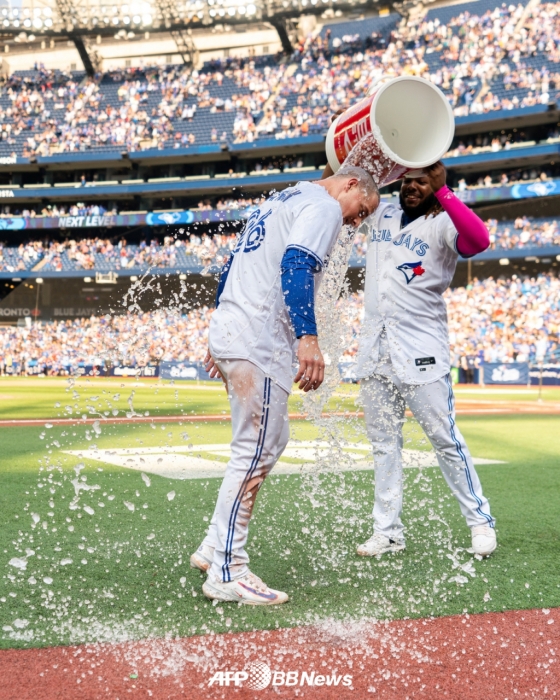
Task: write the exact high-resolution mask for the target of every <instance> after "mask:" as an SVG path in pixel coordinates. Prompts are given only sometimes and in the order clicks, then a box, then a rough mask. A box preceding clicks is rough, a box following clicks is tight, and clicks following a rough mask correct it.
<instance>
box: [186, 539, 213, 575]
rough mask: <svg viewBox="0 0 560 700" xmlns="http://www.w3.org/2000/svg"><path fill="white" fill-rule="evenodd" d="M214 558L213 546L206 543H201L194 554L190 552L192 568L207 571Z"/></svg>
mask: <svg viewBox="0 0 560 700" xmlns="http://www.w3.org/2000/svg"><path fill="white" fill-rule="evenodd" d="M212 559H214V548H213V547H209V546H208V545H207V544H201V545H200V547H199V548H198V549H197V550H196V552H195V553H194V554H191V566H192V568H193V569H200V571H204V572H206V571H208V569H209V568H210V567H211V566H212Z"/></svg>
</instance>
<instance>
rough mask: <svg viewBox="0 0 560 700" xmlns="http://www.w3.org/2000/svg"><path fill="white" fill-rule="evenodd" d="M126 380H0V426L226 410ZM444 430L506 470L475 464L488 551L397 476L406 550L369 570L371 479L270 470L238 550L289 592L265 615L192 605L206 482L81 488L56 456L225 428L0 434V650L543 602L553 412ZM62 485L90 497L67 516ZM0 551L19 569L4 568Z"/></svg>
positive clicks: (473, 419) (419, 479)
mask: <svg viewBox="0 0 560 700" xmlns="http://www.w3.org/2000/svg"><path fill="white" fill-rule="evenodd" d="M135 384H138V383H137V382H134V383H133V382H129V381H126V380H123V381H122V382H120V381H118V380H96V381H91V382H89V383H87V382H81V383H80V386H79V388H78V389H76V387H69V386H67V385H65V383H64V382H61V381H60V380H49V379H47V380H40V379H33V380H29V383H27V382H26V381H25V380H21V379H20V380H17V379H14V380H9V381H5V382H4V381H3V382H2V384H1V386H0V389H1V392H2V395H3V396H5V397H6V398H4V400H3V401H2V406H3V415H2V416H1V417H2V418H24V417H25V418H31V417H41V418H47V417H51V418H54V417H57V415H60V417H63V416H64V415H65V414H66V415H67V416H69V417H76V416H81V415H83V414H88V415H95V414H97V415H99V414H101V415H103V414H104V413H105V411H109V412H111V415H112V411H115V410H116V411H119V415H126V412H127V411H128V412H130V411H131V410H132V409H131V407H130V405H129V404H128V398H129V397H130V394H131V392H132V391H134V392H135V394H134V396H133V397H132V399H131V401H132V406H133V408H134V411H135V412H137V413H144V412H145V411H149V412H150V414H151V415H154V414H156V413H157V412H160V413H163V414H165V413H166V412H167V413H169V414H175V415H177V414H178V413H180V412H181V411H184V412H185V413H188V414H191V412H192V411H194V412H196V413H213V414H216V413H220V412H221V411H227V404H226V403H225V402H224V399H223V395H222V393H221V392H219V391H217V390H216V388H214V387H209V388H207V387H205V386H202V387H199V388H198V389H196V390H195V388H194V387H192V386H189V387H188V388H187V387H186V386H185V385H183V386H181V385H179V386H175V387H169V388H163V387H159V388H158V387H157V385H153V384H142V385H141V386H134V385H135ZM121 385H123V386H121ZM67 389H68V391H67ZM156 390H157V393H156ZM74 392H76V393H74ZM354 392H355V389H354V387H343V388H342V389H341V393H342V394H346V397H344V396H342V398H341V397H338V398H337V399H336V401H337V402H341V401H342V402H343V404H344V405H346V406H347V407H348V408H349V409H350V410H356V406H355V404H354ZM117 394H120V396H119V397H118V398H115V397H116V395H117ZM556 395H557V394H556ZM556 395H554V396H556ZM8 396H10V397H11V398H9V399H8V398H7V397H8ZM95 396H97V399H94V398H93V397H95ZM520 396H521V397H522V400H524V401H527V400H533V396H532V394H527V393H526V392H521V394H520ZM551 396H552V394H551ZM508 398H509V396H508ZM535 400H536V397H535ZM296 401H297V400H296ZM56 403H59V404H60V406H56V407H55V406H54V404H56ZM76 404H77V406H76ZM66 406H69V407H70V408H71V410H72V414H71V415H70V414H69V410H70V409H66V408H65V407H66ZM293 407H294V409H295V410H298V404H297V403H294V404H293ZM92 410H93V413H92ZM458 423H459V426H460V427H461V429H462V430H463V432H464V434H465V436H466V438H467V441H468V443H469V446H470V449H471V451H472V453H473V454H474V455H475V456H477V457H485V458H490V459H498V460H503V461H504V462H506V464H498V465H488V466H480V467H478V472H479V475H480V477H481V480H482V482H483V485H484V489H485V492H486V494H487V495H488V497H489V499H490V503H491V507H492V511H493V514H494V515H495V516H496V518H497V523H498V538H499V549H498V550H497V552H496V553H495V554H494V555H493V556H492V557H491V558H490V559H488V560H485V561H477V560H475V559H473V557H472V555H470V554H469V553H468V552H467V551H466V548H467V547H468V546H469V544H470V542H469V531H468V530H467V528H466V527H465V525H464V522H463V520H462V518H461V516H460V514H459V510H458V506H457V504H456V502H455V500H454V499H453V497H452V496H451V495H450V493H449V492H448V490H447V488H446V486H445V484H444V482H443V479H442V477H441V475H440V473H439V470H438V469H434V468H425V469H422V470H419V469H408V470H406V491H405V514H404V520H405V524H406V526H407V550H406V552H405V553H404V554H402V555H396V556H392V557H387V558H384V559H381V560H371V559H361V558H358V557H357V556H355V554H354V549H355V546H356V544H357V543H359V542H361V541H363V540H364V539H366V538H367V537H368V536H369V535H370V527H371V520H370V511H371V503H372V495H373V473H372V472H371V471H356V472H344V473H322V474H320V475H308V474H303V475H299V474H298V475H286V476H274V475H272V476H271V477H269V479H268V480H267V481H266V483H265V485H264V487H263V489H262V490H261V492H260V494H259V498H258V500H257V505H256V508H255V516H254V521H253V523H252V529H251V537H250V542H249V548H248V551H249V554H250V556H251V562H252V563H251V566H252V568H253V569H254V570H255V572H256V573H258V574H259V575H261V576H262V577H263V579H264V580H265V581H267V582H269V583H270V584H271V585H274V586H275V587H277V588H280V589H282V590H286V591H288V592H289V594H290V596H291V601H290V602H289V603H288V604H286V605H285V606H281V607H278V608H277V607H274V608H270V609H266V608H264V609H263V608H248V607H238V606H233V605H228V604H224V605H212V604H211V603H210V602H208V601H206V600H205V599H204V598H203V596H202V595H201V584H202V581H203V578H202V575H201V574H200V573H199V572H197V571H193V570H191V569H190V568H189V565H188V557H189V555H190V553H191V552H192V551H193V550H194V549H195V548H196V546H197V545H198V543H199V542H200V540H201V538H202V537H203V534H204V530H205V527H207V524H208V518H209V516H210V515H211V512H212V507H213V504H214V501H215V497H216V493H217V489H218V486H219V480H218V479H206V480H185V481H182V480H170V479H165V478H163V477H159V476H155V475H152V474H150V475H149V482H150V485H149V486H148V485H147V483H146V481H145V480H143V478H142V476H141V474H140V473H139V472H138V471H132V470H128V469H124V468H118V467H115V466H111V465H100V463H99V462H93V461H87V460H86V461H85V466H84V468H83V470H82V471H81V472H80V476H81V477H83V476H85V477H86V481H85V482H84V481H83V480H82V481H81V482H79V481H76V479H77V474H76V471H75V469H74V468H75V467H76V465H77V464H78V463H79V461H80V460H79V459H78V458H77V457H74V456H71V455H68V454H65V452H64V450H76V449H80V448H91V447H92V444H93V443H96V444H97V445H98V446H99V447H103V448H110V447H134V446H140V445H142V446H143V447H150V446H163V445H171V446H178V445H184V444H195V445H198V444H200V445H203V444H205V443H206V444H208V443H227V442H228V440H229V424H228V423H227V422H223V423H199V424H188V425H187V424H185V425H181V424H180V423H176V422H175V423H170V424H168V425H153V426H151V425H149V424H133V423H131V424H119V425H103V426H102V428H101V432H100V433H99V434H95V433H94V432H93V431H92V429H91V426H84V425H81V426H75V427H73V426H56V425H55V426H54V427H42V426H41V427H10V428H2V431H1V439H2V452H1V457H0V474H1V489H0V522H1V528H0V570H1V571H2V578H1V579H0V627H1V629H2V631H1V633H0V644H1V646H2V647H3V648H8V647H14V646H44V645H53V644H67V643H70V642H85V641H97V640H111V641H116V640H120V639H128V638H142V637H146V636H150V635H154V636H162V635H165V634H172V635H190V634H200V633H204V632H208V631H216V632H222V631H226V630H245V629H249V630H250V629H270V628H275V627H284V626H292V625H296V624H303V623H306V622H312V621H316V620H320V619H323V618H325V617H329V616H330V617H338V618H342V619H362V618H366V617H376V618H380V619H393V618H402V617H418V616H429V615H436V616H440V615H450V614H453V613H461V612H463V611H465V610H467V611H469V612H478V611H485V610H494V611H501V610H505V609H516V608H532V607H546V608H548V607H553V606H560V574H559V571H558V567H557V560H558V549H559V546H560V493H559V491H558V488H557V484H558V469H559V464H558V454H559V453H560V417H558V416H547V415H542V416H530V417H527V416H518V415H511V416H492V417H486V416H485V417H478V416H465V417H461V418H459V420H458ZM405 429H406V437H407V444H406V447H408V448H414V449H428V446H427V444H426V442H425V440H423V438H422V436H421V434H420V433H419V430H418V427H417V426H416V424H415V423H414V421H412V420H408V421H407V423H406V426H405ZM86 431H87V432H86ZM360 431H361V429H360V427H359V423H356V425H355V428H350V427H346V428H344V434H345V436H346V437H347V438H349V439H362V438H363V436H362V435H361V432H360ZM292 432H293V437H295V438H297V439H303V440H309V439H313V438H315V437H322V438H323V437H324V436H323V435H320V434H319V433H318V429H317V428H316V427H314V426H313V425H311V424H310V423H308V422H305V421H299V422H294V423H292ZM78 471H79V470H78ZM72 480H74V482H75V483H74V484H73V483H72ZM77 484H78V485H79V484H82V485H87V486H89V487H98V488H90V490H86V489H83V488H82V489H81V490H80V491H79V497H80V498H79V501H78V503H77V504H75V505H77V508H74V507H73V506H72V507H71V503H72V501H73V499H74V497H75V493H76V490H75V489H76V485H77ZM173 492H174V493H173ZM86 506H87V507H86ZM33 514H35V517H33ZM37 516H38V517H39V518H40V520H39V521H38V522H37V523H35V522H34V520H37ZM26 550H28V552H29V551H32V552H33V554H29V555H28V556H27V555H26ZM14 559H19V560H21V561H20V562H19V563H16V565H15V566H14V562H13V560H14ZM10 561H12V564H10V563H9V562H10ZM22 566H25V569H22V568H18V567H22ZM473 574H474V575H473Z"/></svg>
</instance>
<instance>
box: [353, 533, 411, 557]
mask: <svg viewBox="0 0 560 700" xmlns="http://www.w3.org/2000/svg"><path fill="white" fill-rule="evenodd" d="M405 547H406V545H405V542H404V540H403V539H391V538H390V537H385V535H380V534H378V533H375V534H374V535H373V537H370V538H369V540H368V541H367V542H364V544H361V545H360V546H359V547H358V549H357V550H356V551H357V553H358V554H359V555H360V556H361V557H379V556H381V555H382V554H386V553H387V552H402V551H403V549H404V548H405Z"/></svg>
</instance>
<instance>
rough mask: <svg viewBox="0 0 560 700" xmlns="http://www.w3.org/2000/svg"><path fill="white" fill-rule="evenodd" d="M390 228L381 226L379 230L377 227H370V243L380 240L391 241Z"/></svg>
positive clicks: (379, 241)
mask: <svg viewBox="0 0 560 700" xmlns="http://www.w3.org/2000/svg"><path fill="white" fill-rule="evenodd" d="M391 240H392V238H391V230H390V229H388V228H383V229H381V230H379V229H376V228H374V229H372V230H371V242H372V243H381V241H391Z"/></svg>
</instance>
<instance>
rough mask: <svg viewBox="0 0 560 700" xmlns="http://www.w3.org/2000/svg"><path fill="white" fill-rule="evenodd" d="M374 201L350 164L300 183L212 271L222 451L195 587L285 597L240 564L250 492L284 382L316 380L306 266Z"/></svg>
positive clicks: (272, 452)
mask: <svg viewBox="0 0 560 700" xmlns="http://www.w3.org/2000/svg"><path fill="white" fill-rule="evenodd" d="M378 204H379V193H378V191H377V187H376V186H375V184H374V182H373V180H372V178H371V176H370V175H369V174H368V173H366V172H365V171H364V170H361V169H360V168H356V167H350V168H346V169H345V168H341V170H340V171H339V172H338V173H337V175H336V176H333V177H330V178H328V179H326V180H322V181H321V182H316V183H306V182H300V183H298V184H297V185H296V186H295V187H290V188H288V189H286V190H284V191H283V192H280V193H277V194H275V195H273V196H272V197H270V198H269V199H268V200H267V201H266V202H265V203H264V204H263V205H261V206H260V207H259V209H257V210H256V211H255V212H253V214H252V215H251V217H250V219H249V220H248V221H247V224H246V226H245V228H244V230H243V232H242V234H241V236H240V237H239V239H238V242H237V245H236V247H235V249H234V251H233V253H232V256H231V258H230V259H229V261H228V262H227V263H226V265H225V266H224V269H223V270H222V274H221V278H220V283H219V286H218V294H217V302H216V305H217V309H216V311H215V312H214V314H213V315H212V319H211V322H210V335H209V354H208V357H207V362H208V364H207V369H208V371H209V372H210V374H211V375H216V374H218V373H219V374H220V375H221V376H222V378H223V379H224V382H225V383H226V387H227V391H228V398H229V401H230V406H231V425H232V441H231V459H230V461H229V462H228V465H227V467H226V474H225V477H224V481H223V483H222V485H221V488H220V492H219V495H218V500H217V503H216V507H215V510H214V515H213V517H212V520H211V524H210V528H209V530H208V534H207V536H206V537H205V539H204V541H203V542H202V544H201V545H200V547H199V548H198V550H197V551H196V552H195V553H194V554H193V555H192V557H191V565H192V566H193V567H196V568H198V569H201V570H202V571H207V572H208V577H207V579H206V582H205V583H204V585H203V587H202V590H203V592H204V594H205V595H206V596H207V597H208V598H212V599H215V600H223V601H235V602H241V603H248V604H251V605H274V604H277V603H283V602H285V601H286V600H288V596H287V595H286V593H283V592H281V591H276V590H274V589H271V588H269V587H268V586H267V585H266V584H265V583H263V581H262V580H261V579H260V578H259V577H258V576H256V575H255V574H253V573H252V572H251V571H249V568H248V562H249V557H248V556H247V553H246V551H245V544H246V542H247V535H248V526H249V520H250V519H251V513H252V509H253V506H254V503H255V498H256V495H257V492H258V490H259V489H260V487H261V486H262V483H263V481H264V479H265V477H266V476H267V474H268V473H269V472H270V470H271V469H272V467H273V466H274V464H275V463H276V462H277V460H278V458H279V457H280V455H281V454H282V452H283V450H284V448H285V446H286V444H287V442H288V437H289V430H288V395H289V394H290V391H291V387H292V383H293V381H295V382H297V383H299V388H300V389H303V390H304V391H310V390H315V389H317V388H318V387H319V386H320V385H321V383H322V381H323V373H324V362H323V356H322V354H321V350H320V348H319V344H318V340H317V327H316V323H315V314H314V292H315V291H316V290H315V287H316V284H315V275H316V273H318V272H320V271H321V269H322V268H323V266H324V265H325V263H326V261H327V259H328V257H329V255H330V252H331V250H332V248H333V246H334V244H335V242H336V239H337V237H338V235H339V233H340V230H341V227H342V225H343V224H345V225H347V226H351V227H356V226H357V225H359V224H360V223H361V222H362V221H363V220H364V219H365V218H366V217H367V216H369V215H370V214H372V213H373V211H374V210H375V207H376V206H377V205H378ZM298 339H299V342H298ZM294 350H295V352H296V355H297V362H298V363H299V368H298V371H297V374H296V377H295V380H294V379H293V372H292V363H293V360H294V359H295V358H294Z"/></svg>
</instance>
